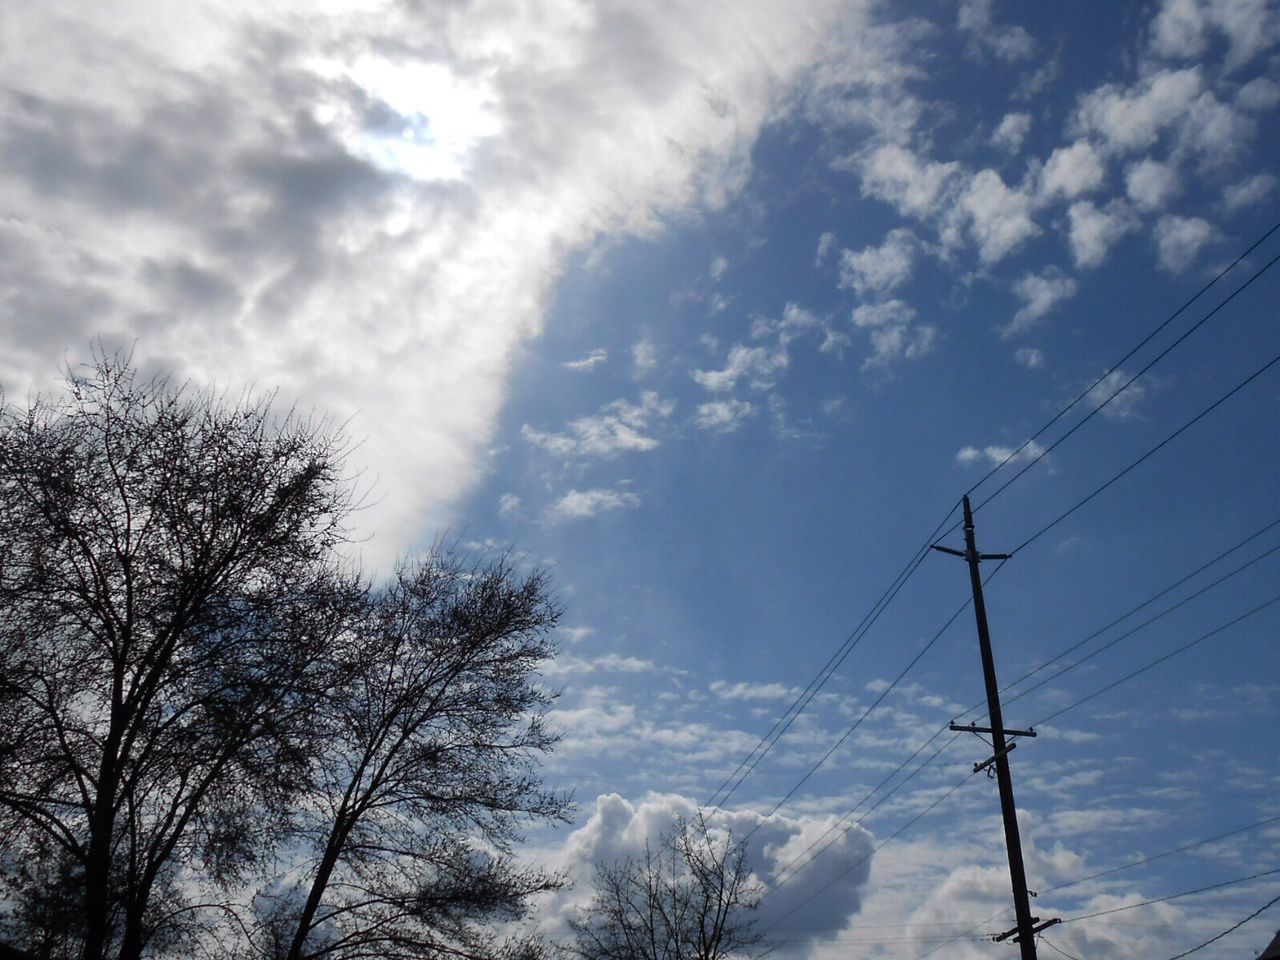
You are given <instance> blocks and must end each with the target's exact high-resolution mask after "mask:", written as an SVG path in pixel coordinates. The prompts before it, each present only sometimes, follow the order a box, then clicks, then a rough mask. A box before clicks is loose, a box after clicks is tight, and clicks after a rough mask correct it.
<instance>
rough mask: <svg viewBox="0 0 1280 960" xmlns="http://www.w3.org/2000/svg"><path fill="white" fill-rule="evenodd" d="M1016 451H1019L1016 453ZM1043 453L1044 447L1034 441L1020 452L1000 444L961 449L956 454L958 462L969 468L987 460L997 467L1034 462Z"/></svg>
mask: <svg viewBox="0 0 1280 960" xmlns="http://www.w3.org/2000/svg"><path fill="white" fill-rule="evenodd" d="M1015 450H1016V451H1017V452H1016V453H1015ZM1042 453H1044V447H1042V446H1041V445H1040V444H1039V443H1037V442H1036V441H1034V440H1032V441H1031V442H1030V443H1028V444H1026V445H1025V446H1023V447H1022V449H1020V450H1018V449H1017V448H1016V447H1005V446H1001V445H1000V444H992V445H991V446H987V447H981V448H979V447H961V448H960V449H959V450H958V451H957V452H956V462H957V463H959V464H962V465H964V466H968V465H969V464H971V463H978V462H980V461H983V460H985V461H986V462H987V463H989V464H991V466H993V467H996V466H999V465H1000V464H1002V463H1005V462H1006V461H1008V462H1009V463H1023V462H1025V461H1028V460H1034V459H1035V458H1036V457H1038V456H1040V455H1041V454H1042Z"/></svg>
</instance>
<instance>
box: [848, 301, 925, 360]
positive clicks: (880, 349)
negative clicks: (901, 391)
mask: <svg viewBox="0 0 1280 960" xmlns="http://www.w3.org/2000/svg"><path fill="white" fill-rule="evenodd" d="M851 319H852V320H853V323H854V326H857V327H864V328H866V329H867V330H868V336H869V338H870V340H871V353H870V354H869V355H868V356H867V358H866V360H864V361H863V363H862V367H863V369H864V370H867V369H873V368H876V367H887V366H889V365H890V364H892V363H895V362H897V361H899V360H918V359H920V358H921V357H923V356H925V355H927V354H928V353H930V352H932V350H933V347H934V344H935V342H936V341H937V338H938V329H937V327H934V326H932V325H930V324H917V323H915V319H916V310H915V308H914V307H912V306H911V305H910V304H908V303H904V302H903V301H901V300H888V301H886V302H884V303H867V304H863V305H862V306H859V307H855V308H854V310H853V314H852V317H851Z"/></svg>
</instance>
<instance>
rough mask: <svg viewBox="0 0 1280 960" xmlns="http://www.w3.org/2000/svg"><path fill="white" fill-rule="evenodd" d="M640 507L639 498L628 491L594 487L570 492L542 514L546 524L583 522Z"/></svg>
mask: <svg viewBox="0 0 1280 960" xmlns="http://www.w3.org/2000/svg"><path fill="white" fill-rule="evenodd" d="M638 506H640V497H639V496H637V495H636V494H634V493H632V492H631V491H630V490H625V489H624V490H617V489H609V488H607V487H596V488H593V489H590V490H570V491H569V492H568V493H566V494H564V496H562V497H560V499H558V500H556V502H555V503H553V504H551V506H549V507H547V509H546V510H545V511H543V514H542V520H543V522H544V523H546V524H557V523H564V522H565V521H567V520H584V519H586V518H588V517H594V516H595V515H596V514H598V513H607V512H608V511H611V510H630V509H634V508H635V507H638Z"/></svg>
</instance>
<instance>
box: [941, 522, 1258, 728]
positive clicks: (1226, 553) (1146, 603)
mask: <svg viewBox="0 0 1280 960" xmlns="http://www.w3.org/2000/svg"><path fill="white" fill-rule="evenodd" d="M1276 526H1280V517H1278V518H1276V519H1275V520H1272V521H1271V522H1270V523H1267V524H1264V525H1263V526H1262V527H1260V528H1258V529H1257V530H1255V531H1254V532H1253V533H1251V534H1249V535H1248V536H1247V537H1245V538H1244V539H1243V540H1241V541H1240V542H1238V543H1237V544H1235V546H1232V547H1229V548H1227V549H1226V550H1224V551H1222V552H1221V553H1219V554H1218V555H1217V556H1216V557H1214V558H1213V559H1212V560H1207V561H1206V562H1204V563H1202V564H1200V566H1198V567H1196V568H1195V569H1194V570H1192V571H1191V572H1190V573H1188V574H1186V575H1185V576H1183V577H1181V578H1179V579H1178V580H1175V581H1174V582H1173V583H1171V584H1169V585H1168V586H1167V587H1165V588H1163V589H1162V590H1159V591H1158V592H1156V593H1153V594H1152V595H1151V596H1149V597H1148V598H1147V599H1146V600H1143V601H1142V602H1141V603H1140V604H1138V605H1137V606H1136V607H1133V608H1132V609H1130V610H1129V611H1128V612H1127V613H1123V614H1121V615H1120V616H1118V617H1116V618H1115V619H1114V620H1112V621H1111V622H1110V623H1108V624H1107V625H1106V626H1103V627H1099V628H1098V629H1097V630H1095V631H1094V632H1093V633H1091V634H1089V635H1088V636H1087V637H1085V638H1084V639H1083V640H1080V641H1077V642H1076V643H1074V644H1072V645H1071V646H1069V647H1067V648H1066V649H1065V650H1062V651H1060V652H1058V653H1057V654H1055V655H1054V656H1053V657H1051V658H1050V659H1048V660H1046V661H1045V662H1044V663H1042V664H1040V666H1038V667H1035V668H1033V669H1031V670H1028V671H1027V672H1026V673H1024V674H1023V675H1022V676H1020V677H1018V678H1017V679H1016V680H1013V681H1010V682H1009V683H1008V684H1006V685H1005V686H1004V687H1002V688H1001V690H1000V692H1001V693H1006V692H1008V691H1010V690H1012V689H1013V688H1014V687H1016V686H1017V685H1018V684H1020V683H1022V682H1023V681H1024V680H1029V679H1031V678H1032V677H1033V676H1035V675H1036V674H1037V673H1039V672H1040V671H1041V670H1045V669H1047V668H1048V667H1050V666H1052V665H1053V664H1054V663H1055V662H1057V661H1058V660H1061V659H1062V658H1063V657H1065V656H1066V655H1067V654H1069V653H1074V652H1075V651H1076V650H1078V649H1080V648H1081V647H1083V646H1084V645H1085V644H1086V643H1088V642H1089V641H1090V640H1093V639H1096V638H1097V637H1099V636H1101V635H1102V634H1104V633H1106V632H1107V631H1108V630H1110V629H1111V628H1112V627H1115V626H1118V625H1119V624H1121V623H1123V622H1124V621H1125V620H1128V619H1129V618H1130V617H1132V616H1133V615H1134V614H1135V613H1137V612H1138V611H1139V610H1142V609H1143V608H1144V607H1148V606H1150V605H1151V604H1153V603H1155V601H1157V600H1159V599H1160V598H1161V597H1163V596H1165V595H1166V594H1168V593H1171V592H1173V591H1174V590H1176V589H1177V588H1178V587H1180V586H1182V585H1183V584H1184V583H1186V582H1187V581H1189V580H1192V579H1194V578H1195V577H1197V576H1199V575H1200V574H1201V573H1203V572H1204V571H1205V570H1207V569H1209V568H1210V567H1212V566H1213V565H1214V564H1216V563H1218V562H1220V561H1222V560H1223V559H1225V558H1226V557H1228V556H1230V555H1231V554H1233V553H1235V552H1236V551H1237V550H1240V549H1243V548H1244V547H1245V546H1247V545H1248V544H1250V543H1252V542H1253V541H1254V540H1256V539H1258V537H1260V536H1262V535H1263V534H1264V533H1266V532H1267V531H1268V530H1271V529H1272V528H1274V527H1276ZM1019 695H1021V694H1019ZM979 706H981V703H980V702H979V703H976V704H974V705H973V706H972V707H970V708H969V709H968V710H966V711H965V713H972V712H973V711H974V710H976V709H977V708H978V707H979Z"/></svg>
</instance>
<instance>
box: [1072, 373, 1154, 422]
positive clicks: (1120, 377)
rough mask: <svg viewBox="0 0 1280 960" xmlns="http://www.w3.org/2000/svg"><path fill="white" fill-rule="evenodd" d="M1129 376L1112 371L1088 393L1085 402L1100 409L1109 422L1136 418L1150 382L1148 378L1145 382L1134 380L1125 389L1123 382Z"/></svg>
mask: <svg viewBox="0 0 1280 960" xmlns="http://www.w3.org/2000/svg"><path fill="white" fill-rule="evenodd" d="M1130 376H1131V374H1129V373H1126V372H1125V371H1124V370H1120V369H1116V370H1112V371H1111V372H1110V373H1109V374H1107V375H1106V376H1105V377H1103V378H1102V380H1100V381H1099V382H1098V385H1097V386H1095V387H1094V388H1093V389H1092V390H1090V391H1089V393H1088V394H1087V395H1086V396H1085V402H1086V403H1088V404H1090V405H1091V406H1093V407H1095V408H1096V407H1102V415H1103V416H1104V417H1107V418H1108V419H1111V420H1130V419H1132V418H1134V417H1136V416H1138V412H1139V411H1138V408H1139V406H1141V404H1142V402H1143V401H1144V400H1145V399H1146V398H1147V390H1148V386H1149V384H1150V383H1151V381H1150V378H1149V376H1148V380H1147V381H1146V382H1144V381H1142V380H1135V381H1133V383H1131V384H1129V385H1128V386H1127V387H1126V386H1125V382H1126V381H1127V380H1128V379H1129V377H1130ZM1117 391H1118V392H1117ZM1103 404H1106V406H1103Z"/></svg>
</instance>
